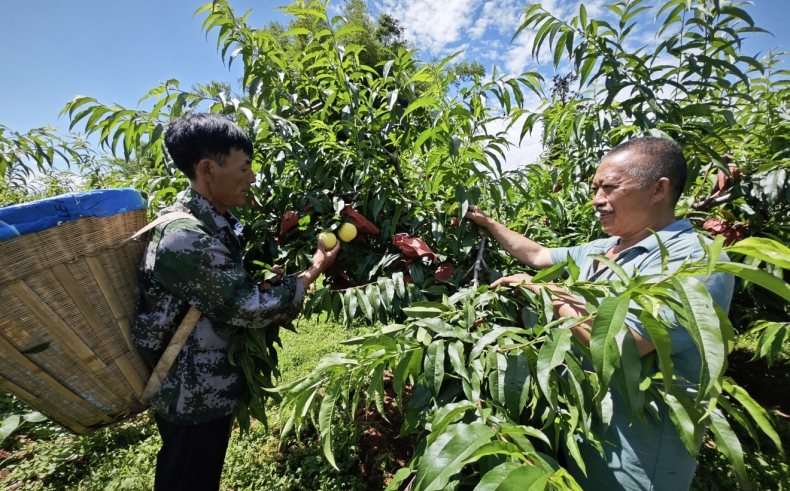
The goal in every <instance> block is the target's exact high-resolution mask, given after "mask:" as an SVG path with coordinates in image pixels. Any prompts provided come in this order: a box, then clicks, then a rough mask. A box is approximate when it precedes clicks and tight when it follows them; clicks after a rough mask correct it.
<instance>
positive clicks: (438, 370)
mask: <svg viewBox="0 0 790 491" xmlns="http://www.w3.org/2000/svg"><path fill="white" fill-rule="evenodd" d="M443 380H444V341H443V340H441V339H440V340H438V341H434V342H432V343H431V344H430V345H428V350H427V352H426V356H425V385H426V386H427V387H428V389H430V391H431V394H433V395H434V397H438V396H439V391H440V390H441V388H442V381H443Z"/></svg>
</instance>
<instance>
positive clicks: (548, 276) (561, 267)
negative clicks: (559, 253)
mask: <svg viewBox="0 0 790 491" xmlns="http://www.w3.org/2000/svg"><path fill="white" fill-rule="evenodd" d="M566 266H567V263H566V262H561V263H557V264H555V265H553V266H551V267H548V268H545V269H541V270H540V271H539V272H538V274H536V275H535V276H533V277H532V282H533V283H540V282H550V281H554V280H556V279H557V278H559V277H560V276H562V275H563V274H564V273H565V267H566Z"/></svg>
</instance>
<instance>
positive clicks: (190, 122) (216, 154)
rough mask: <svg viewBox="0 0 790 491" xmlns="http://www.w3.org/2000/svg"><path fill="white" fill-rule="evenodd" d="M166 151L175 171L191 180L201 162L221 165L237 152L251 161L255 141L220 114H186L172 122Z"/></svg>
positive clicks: (169, 126)
mask: <svg viewBox="0 0 790 491" xmlns="http://www.w3.org/2000/svg"><path fill="white" fill-rule="evenodd" d="M165 147H166V148H167V152H168V153H169V154H170V157H171V158H172V159H173V163H174V164H175V165H176V167H177V168H178V169H179V170H180V171H181V172H183V173H184V174H186V176H187V177H188V178H189V179H190V180H194V179H195V177H196V172H195V169H196V167H197V164H198V162H200V161H201V160H202V159H212V160H214V161H216V162H217V163H218V164H220V165H224V164H225V159H226V158H227V157H229V156H230V154H231V153H233V151H234V150H241V151H242V152H244V153H245V154H247V156H248V157H250V158H252V153H253V150H252V141H250V138H249V137H248V136H247V134H246V133H245V132H244V130H242V129H241V128H239V127H238V126H237V125H236V124H235V123H233V122H232V121H230V120H229V119H228V118H226V117H224V116H221V115H219V114H209V113H203V114H194V113H193V114H187V115H186V116H182V117H180V118H178V119H175V120H173V121H172V122H171V123H170V125H168V127H167V130H166V131H165Z"/></svg>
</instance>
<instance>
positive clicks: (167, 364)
mask: <svg viewBox="0 0 790 491" xmlns="http://www.w3.org/2000/svg"><path fill="white" fill-rule="evenodd" d="M181 219H186V220H193V221H195V222H200V220H198V219H197V218H196V217H195V216H194V215H191V214H189V213H185V212H183V211H174V212H172V213H168V214H166V215H162V216H161V217H159V218H157V219H156V220H154V221H152V222H151V223H149V224H148V225H146V226H145V227H143V228H141V229H140V230H138V231H137V232H135V233H134V235H132V236H131V237H129V238H128V239H124V240H122V241H121V242H120V243H119V244H118V245H117V246H115V248H116V249H119V248H121V247H123V246H125V245H126V244H128V243H129V242H131V241H133V240H137V238H138V237H140V236H141V235H143V234H145V233H146V232H148V231H149V230H151V229H152V228H154V227H156V226H157V225H162V224H167V223H170V222H174V221H176V220H181ZM201 315H202V314H201V313H200V311H199V310H198V309H196V308H195V307H194V305H193V306H191V307H189V311H188V312H187V315H186V316H185V317H184V319H183V320H182V321H181V324H179V326H178V329H176V332H175V334H173V339H171V340H170V344H168V345H167V348H165V351H164V352H163V353H162V356H161V357H159V362H157V364H156V367H154V371H153V372H152V373H151V377H150V378H149V379H148V383H147V384H145V389H143V393H142V395H141V396H140V403H141V404H142V405H144V406H148V405H149V404H151V398H152V397H153V396H154V394H156V393H157V392H159V389H160V388H162V382H163V381H164V380H165V377H166V376H167V372H169V371H170V368H171V367H172V366H173V363H174V362H175V361H176V358H177V357H178V353H180V352H181V348H183V347H184V344H186V342H187V339H189V336H190V335H191V334H192V331H194V330H195V325H196V324H197V322H198V320H200V316H201Z"/></svg>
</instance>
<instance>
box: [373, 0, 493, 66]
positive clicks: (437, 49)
mask: <svg viewBox="0 0 790 491" xmlns="http://www.w3.org/2000/svg"><path fill="white" fill-rule="evenodd" d="M479 4H480V0H433V1H430V2H429V1H425V0H382V2H381V4H380V5H379V10H382V11H385V12H387V13H389V14H390V15H392V16H393V17H395V18H396V19H398V20H399V21H400V23H401V25H402V26H403V27H404V28H405V34H406V37H407V38H409V39H412V40H413V41H414V42H415V43H416V44H417V46H418V47H419V48H421V49H424V50H426V51H427V52H429V53H430V54H432V55H438V54H439V53H442V52H445V51H447V49H448V45H451V44H454V43H457V42H459V41H461V40H462V38H463V37H464V36H463V33H464V31H465V30H466V29H467V28H468V27H470V26H471V25H472V22H473V20H474V13H475V10H476V9H477V7H478V5H479Z"/></svg>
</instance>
